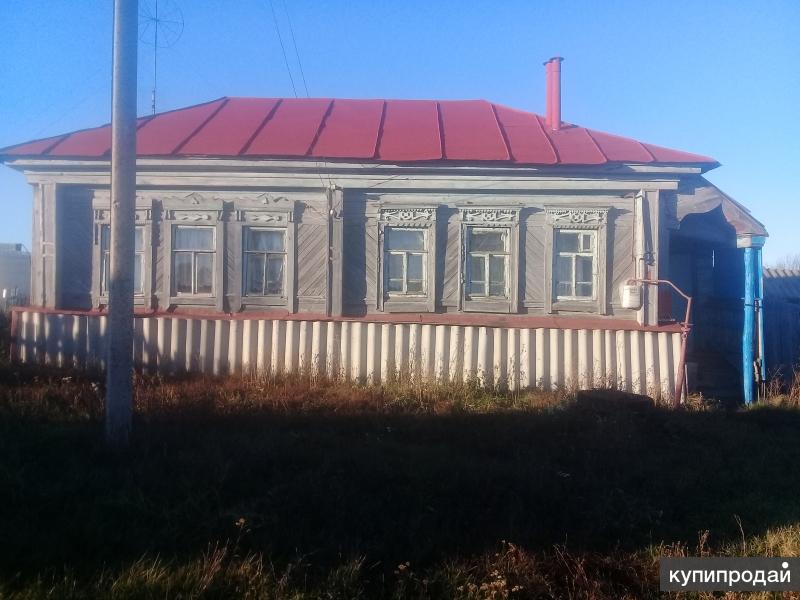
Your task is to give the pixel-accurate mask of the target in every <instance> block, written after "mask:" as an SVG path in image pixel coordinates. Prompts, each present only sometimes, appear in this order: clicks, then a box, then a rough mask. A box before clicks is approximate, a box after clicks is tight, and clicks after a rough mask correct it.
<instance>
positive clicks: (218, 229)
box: [161, 192, 227, 311]
mask: <svg viewBox="0 0 800 600" xmlns="http://www.w3.org/2000/svg"><path fill="white" fill-rule="evenodd" d="M161 203H162V207H163V213H162V220H161V239H162V244H161V248H162V250H163V257H164V258H163V260H162V263H163V271H164V276H163V290H162V294H163V296H164V298H166V299H167V302H166V304H167V305H168V307H173V306H180V305H184V306H212V307H214V308H216V309H217V310H220V311H222V310H224V304H223V300H224V297H225V287H226V285H225V263H226V261H225V254H226V253H225V247H226V242H227V239H226V235H225V218H226V214H225V207H224V204H223V202H222V200H221V199H219V198H216V197H208V196H206V195H204V194H200V193H197V192H195V193H192V194H188V195H186V196H182V197H181V196H168V197H162V198H161ZM176 226H197V227H213V228H214V283H213V292H212V293H211V294H210V295H209V294H196V295H195V294H177V293H176V292H175V290H174V285H173V273H172V270H173V268H174V261H173V243H172V238H173V231H174V228H175V227H176Z"/></svg>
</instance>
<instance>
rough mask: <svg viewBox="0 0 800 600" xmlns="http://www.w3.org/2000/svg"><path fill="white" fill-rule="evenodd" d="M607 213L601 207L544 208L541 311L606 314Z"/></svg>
mask: <svg viewBox="0 0 800 600" xmlns="http://www.w3.org/2000/svg"><path fill="white" fill-rule="evenodd" d="M611 211H612V209H610V208H608V207H605V206H563V205H562V206H546V207H545V223H546V229H545V247H544V251H545V257H544V258H545V260H544V268H545V286H546V287H545V294H544V310H545V312H547V313H560V312H565V313H569V312H590V313H598V314H601V315H603V314H608V312H609V308H610V307H609V306H608V292H607V290H608V287H609V285H608V282H607V280H608V273H607V261H606V255H607V253H608V252H607V248H606V246H607V245H608V223H609V215H610V214H612V213H611Z"/></svg>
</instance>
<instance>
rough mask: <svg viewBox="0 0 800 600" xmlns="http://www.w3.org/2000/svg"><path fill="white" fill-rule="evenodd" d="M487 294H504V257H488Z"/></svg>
mask: <svg viewBox="0 0 800 600" xmlns="http://www.w3.org/2000/svg"><path fill="white" fill-rule="evenodd" d="M489 295H490V296H505V295H506V257H505V256H490V257H489Z"/></svg>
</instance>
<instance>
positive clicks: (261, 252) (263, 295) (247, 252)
mask: <svg viewBox="0 0 800 600" xmlns="http://www.w3.org/2000/svg"><path fill="white" fill-rule="evenodd" d="M251 231H275V232H279V233H280V234H281V236H282V238H283V250H281V251H272V250H249V249H248V248H247V238H248V236H249V235H250V232H251ZM286 238H287V235H286V228H285V227H269V226H259V225H246V226H244V227H242V265H241V266H242V288H241V289H242V298H247V299H248V300H249V299H251V298H266V297H272V298H283V299H284V300H285V298H286V270H287V269H286V263H287V254H288V247H287V243H286ZM251 254H255V255H262V256H263V257H264V280H263V286H262V290H265V289H266V282H267V263H268V259H269V257H270V256H280V257H281V260H282V261H283V265H282V269H281V273H282V275H281V291H280V293H277V294H270V293H267V292H266V291H262V293H260V294H251V293H249V292H248V287H249V286H248V285H247V283H248V279H247V275H248V273H247V265H248V261H247V257H248V255H251Z"/></svg>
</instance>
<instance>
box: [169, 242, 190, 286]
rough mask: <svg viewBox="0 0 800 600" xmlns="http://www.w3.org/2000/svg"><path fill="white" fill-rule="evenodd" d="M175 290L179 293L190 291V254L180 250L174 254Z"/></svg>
mask: <svg viewBox="0 0 800 600" xmlns="http://www.w3.org/2000/svg"><path fill="white" fill-rule="evenodd" d="M173 277H174V279H175V291H176V292H177V293H179V294H191V293H192V255H191V254H189V253H188V252H181V253H180V254H176V255H175V273H174V275H173Z"/></svg>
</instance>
